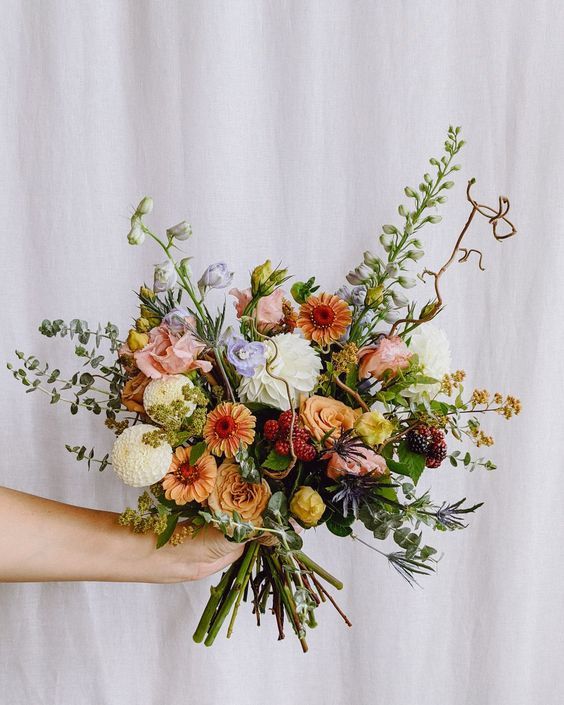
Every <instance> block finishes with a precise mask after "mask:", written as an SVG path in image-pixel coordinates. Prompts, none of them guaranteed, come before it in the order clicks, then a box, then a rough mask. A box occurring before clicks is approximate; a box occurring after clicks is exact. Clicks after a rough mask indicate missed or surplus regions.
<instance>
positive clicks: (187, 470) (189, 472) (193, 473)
mask: <svg viewBox="0 0 564 705" xmlns="http://www.w3.org/2000/svg"><path fill="white" fill-rule="evenodd" d="M177 473H178V476H179V478H180V479H181V480H182V482H183V483H184V484H185V485H192V484H194V482H196V481H197V480H198V479H199V477H200V471H199V470H198V468H197V467H196V466H195V465H190V463H182V465H180V466H179V467H178V470H177Z"/></svg>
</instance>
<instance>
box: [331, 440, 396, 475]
mask: <svg viewBox="0 0 564 705" xmlns="http://www.w3.org/2000/svg"><path fill="white" fill-rule="evenodd" d="M357 451H358V453H357ZM387 472H388V466H387V465H386V461H385V460H384V458H383V457H382V456H381V455H378V454H377V453H375V452H374V451H373V450H370V448H364V447H362V446H360V447H356V448H355V452H354V454H353V455H351V456H350V457H349V458H348V459H346V460H345V458H342V457H341V456H340V455H339V454H338V453H331V454H330V458H329V464H328V465H327V475H328V476H329V477H330V478H331V479H332V480H338V479H339V477H341V476H342V475H373V476H374V477H381V476H382V475H386V474H387Z"/></svg>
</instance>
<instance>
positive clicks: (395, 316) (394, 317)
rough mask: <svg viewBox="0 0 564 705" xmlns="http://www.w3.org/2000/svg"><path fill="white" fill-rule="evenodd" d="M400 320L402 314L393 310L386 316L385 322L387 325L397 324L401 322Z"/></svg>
mask: <svg viewBox="0 0 564 705" xmlns="http://www.w3.org/2000/svg"><path fill="white" fill-rule="evenodd" d="M400 318H401V313H399V312H398V311H394V310H391V309H390V310H389V311H387V312H386V315H385V316H384V320H385V321H386V323H395V322H396V321H399V319H400Z"/></svg>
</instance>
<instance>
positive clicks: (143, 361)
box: [133, 318, 212, 379]
mask: <svg viewBox="0 0 564 705" xmlns="http://www.w3.org/2000/svg"><path fill="white" fill-rule="evenodd" d="M188 324H189V325H192V326H193V325H194V324H195V321H194V319H193V318H192V319H191V320H188ZM204 348H205V345H204V344H203V343H200V342H198V341H197V340H196V339H195V338H194V336H193V335H192V333H190V332H187V333H184V335H182V336H179V335H174V334H173V333H171V332H170V330H169V328H168V327H167V326H166V325H164V324H162V323H161V325H160V326H158V327H157V328H153V330H152V331H151V332H150V334H149V342H148V343H147V345H146V346H145V347H144V348H143V349H142V350H138V351H137V352H135V353H133V356H134V357H135V362H136V363H137V367H138V368H139V369H140V370H141V372H143V373H144V374H146V375H147V377H151V378H152V379H158V378H159V377H166V376H167V375H177V374H181V373H182V372H189V371H190V370H194V369H196V368H197V367H199V368H200V369H201V370H203V371H204V372H209V371H210V370H211V368H212V365H211V363H210V362H207V361H206V360H197V359H196V358H197V356H198V355H199V353H201V352H202V350H204Z"/></svg>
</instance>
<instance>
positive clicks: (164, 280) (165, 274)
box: [153, 259, 177, 294]
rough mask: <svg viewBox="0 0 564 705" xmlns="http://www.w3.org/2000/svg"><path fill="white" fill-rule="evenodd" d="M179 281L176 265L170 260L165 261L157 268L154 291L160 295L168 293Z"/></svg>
mask: <svg viewBox="0 0 564 705" xmlns="http://www.w3.org/2000/svg"><path fill="white" fill-rule="evenodd" d="M176 280H177V274H176V269H175V268H174V264H173V263H172V262H171V261H170V260H168V259H167V260H165V261H164V262H161V263H160V264H157V265H156V267H155V281H154V284H153V290H154V291H155V292H156V293H157V294H159V293H161V292H163V291H168V289H172V288H173V287H174V286H175V284H176Z"/></svg>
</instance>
